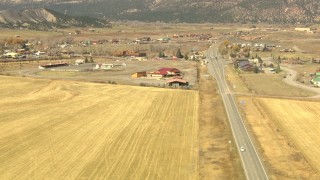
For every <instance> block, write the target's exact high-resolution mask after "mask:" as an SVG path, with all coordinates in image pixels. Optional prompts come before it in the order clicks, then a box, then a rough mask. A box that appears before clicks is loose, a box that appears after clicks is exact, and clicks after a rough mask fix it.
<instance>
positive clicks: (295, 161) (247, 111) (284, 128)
mask: <svg viewBox="0 0 320 180" xmlns="http://www.w3.org/2000/svg"><path fill="white" fill-rule="evenodd" d="M238 100H239V101H245V102H246V103H245V105H244V106H241V109H242V113H243V115H244V117H245V119H246V121H247V125H248V127H249V129H251V134H253V136H255V139H256V142H257V143H256V144H258V150H259V151H260V152H261V153H262V154H263V159H264V160H265V164H266V168H267V169H268V172H269V176H270V179H281V180H282V179H319V178H320V174H319V172H320V168H319V167H320V150H319V149H320V136H319V131H320V126H319V122H318V121H319V119H320V114H319V108H320V102H316V101H314V102H313V101H299V100H287V99H274V98H258V97H256V98H253V99H252V98H251V97H245V96H242V97H238Z"/></svg>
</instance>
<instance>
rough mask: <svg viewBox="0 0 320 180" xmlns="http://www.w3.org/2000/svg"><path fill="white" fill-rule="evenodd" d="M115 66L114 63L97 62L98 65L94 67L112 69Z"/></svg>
mask: <svg viewBox="0 0 320 180" xmlns="http://www.w3.org/2000/svg"><path fill="white" fill-rule="evenodd" d="M113 67H114V66H113V64H96V67H94V69H96V70H97V69H101V70H110V69H112V68H113Z"/></svg>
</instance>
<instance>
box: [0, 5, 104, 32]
mask: <svg viewBox="0 0 320 180" xmlns="http://www.w3.org/2000/svg"><path fill="white" fill-rule="evenodd" d="M0 25H1V27H7V28H14V27H22V28H29V29H36V30H44V29H52V28H55V27H59V28H67V27H110V23H109V21H108V20H102V19H96V18H92V17H73V16H68V15H64V14H61V13H59V12H56V11H53V10H50V9H46V8H38V9H25V10H21V11H15V10H0Z"/></svg>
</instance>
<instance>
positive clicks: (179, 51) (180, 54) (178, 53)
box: [176, 49, 183, 58]
mask: <svg viewBox="0 0 320 180" xmlns="http://www.w3.org/2000/svg"><path fill="white" fill-rule="evenodd" d="M176 57H177V58H183V55H182V53H181V50H180V49H178V51H177V53H176Z"/></svg>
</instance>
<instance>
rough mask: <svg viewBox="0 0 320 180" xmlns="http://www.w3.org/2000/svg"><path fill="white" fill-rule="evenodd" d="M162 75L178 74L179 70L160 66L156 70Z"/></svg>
mask: <svg viewBox="0 0 320 180" xmlns="http://www.w3.org/2000/svg"><path fill="white" fill-rule="evenodd" d="M157 72H158V73H160V74H163V75H164V76H180V74H181V72H180V70H179V69H176V68H161V69H159V70H158V71H157Z"/></svg>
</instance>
